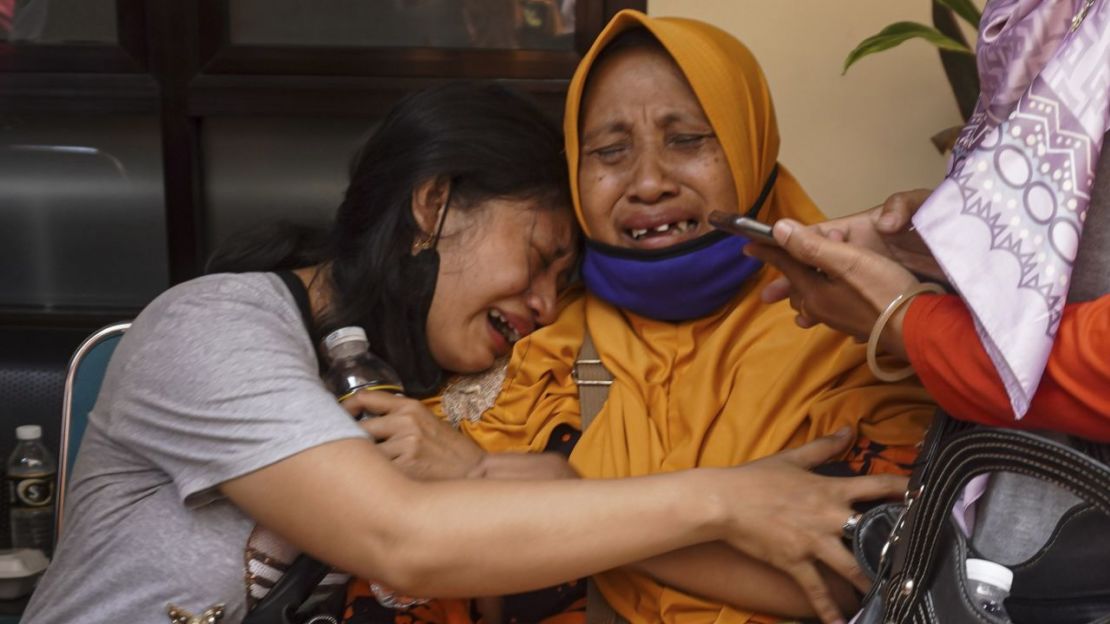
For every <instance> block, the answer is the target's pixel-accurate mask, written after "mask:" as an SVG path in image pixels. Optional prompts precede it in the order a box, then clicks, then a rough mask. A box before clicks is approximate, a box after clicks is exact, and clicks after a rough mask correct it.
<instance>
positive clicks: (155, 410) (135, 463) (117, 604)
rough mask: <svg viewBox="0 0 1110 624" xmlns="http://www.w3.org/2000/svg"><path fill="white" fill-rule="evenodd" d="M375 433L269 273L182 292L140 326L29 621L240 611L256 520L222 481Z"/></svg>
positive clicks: (107, 382) (232, 615)
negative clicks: (347, 405)
mask: <svg viewBox="0 0 1110 624" xmlns="http://www.w3.org/2000/svg"><path fill="white" fill-rule="evenodd" d="M365 436H366V434H365V433H364V432H363V431H362V430H361V429H360V428H359V427H358V426H357V425H356V424H355V423H354V421H353V420H352V419H351V417H350V416H349V415H347V413H346V412H345V411H344V410H343V409H342V408H341V407H340V406H339V405H338V404H337V403H336V401H335V398H334V397H333V396H332V395H331V394H330V393H329V392H328V391H327V389H326V388H325V387H324V386H323V384H322V383H321V381H320V378H319V374H318V371H317V360H316V355H315V352H314V350H313V346H312V344H311V341H310V339H309V337H308V336H307V334H306V332H305V329H304V326H303V324H302V322H301V318H300V313H299V311H298V310H297V307H296V304H295V303H294V301H293V298H292V296H291V295H290V294H289V293H288V291H287V289H286V288H285V285H284V284H283V283H282V282H281V280H280V279H279V278H277V277H276V276H275V275H272V274H267V273H253V274H243V275H213V276H209V277H203V278H200V279H196V280H193V281H191V282H187V283H185V284H181V285H179V286H176V287H174V288H172V289H170V290H169V291H167V292H166V293H164V294H163V295H162V296H160V297H158V298H157V299H156V300H155V301H154V302H153V303H151V304H150V306H148V307H147V308H146V310H144V311H143V313H142V314H140V315H139V317H138V318H137V319H135V322H134V324H133V325H132V326H131V329H130V330H128V332H127V334H126V335H125V336H124V337H123V340H122V341H121V342H120V344H119V347H118V348H117V350H116V352H115V354H114V356H113V357H112V360H111V363H110V364H109V366H108V372H107V376H106V377H105V379H104V386H103V388H102V389H101V392H100V396H99V399H98V401H97V403H96V407H95V408H94V409H93V411H92V412H91V414H90V416H89V426H88V430H87V432H86V433H85V437H84V440H83V442H82V444H81V450H80V454H79V456H78V458H77V462H76V466H75V469H74V473H73V479H72V480H71V482H70V485H69V492H68V498H67V503H66V518H65V520H66V523H65V528H64V530H63V539H62V542H61V544H60V546H59V548H58V551H57V552H56V553H55V559H54V562H53V564H52V565H51V566H50V568H49V569H48V570H47V572H46V575H45V576H44V577H43V579H42V581H41V583H40V584H39V587H38V589H37V590H36V592H35V594H34V596H33V597H32V598H31V602H30V604H29V605H28V607H27V611H26V614H25V616H24V618H23V620H22V621H23V622H24V624H72V623H73V622H89V623H96V622H105V623H108V622H111V623H115V622H150V623H160V622H168V621H169V618H168V617H167V615H166V609H167V606H168V605H169V604H173V605H176V606H178V607H180V608H182V609H185V610H186V611H189V612H191V613H194V614H200V613H201V612H203V611H204V610H205V609H207V608H209V607H211V606H213V605H215V604H218V603H223V605H224V607H225V616H224V619H223V620H222V621H223V622H239V621H240V620H241V619H242V618H243V616H244V614H245V611H246V583H245V581H244V579H245V577H246V575H247V574H246V573H247V571H246V569H245V568H246V564H245V556H244V549H245V548H246V545H247V540H248V538H249V536H250V535H251V533H252V530H253V529H254V525H255V523H254V522H253V521H252V520H251V518H249V517H248V516H246V515H245V514H243V513H242V512H241V511H240V510H239V509H238V508H237V507H235V506H234V505H232V504H231V503H230V502H229V501H227V500H226V499H224V498H222V497H221V496H220V493H219V491H218V489H217V487H218V486H219V485H220V484H221V483H224V482H226V481H228V480H230V479H234V478H236V477H239V476H242V475H245V474H248V473H250V472H252V471H255V470H258V469H260V468H263V467H265V466H267V465H270V464H273V463H274V462H277V461H280V460H282V459H285V458H288V457H290V456H292V455H294V454H296V453H299V452H301V451H304V450H306V449H309V448H312V447H315V446H318V445H320V444H325V443H328V442H332V441H336V440H340V439H346V438H358V437H365Z"/></svg>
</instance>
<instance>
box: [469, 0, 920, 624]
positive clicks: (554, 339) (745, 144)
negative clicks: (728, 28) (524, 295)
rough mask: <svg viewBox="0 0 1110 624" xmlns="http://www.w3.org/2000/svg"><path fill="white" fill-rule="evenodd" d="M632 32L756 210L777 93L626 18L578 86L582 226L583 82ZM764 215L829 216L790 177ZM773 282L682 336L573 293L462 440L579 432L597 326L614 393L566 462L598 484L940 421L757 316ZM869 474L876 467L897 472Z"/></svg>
mask: <svg viewBox="0 0 1110 624" xmlns="http://www.w3.org/2000/svg"><path fill="white" fill-rule="evenodd" d="M637 26H643V27H645V28H647V29H648V30H650V31H651V32H652V33H654V35H655V36H656V38H657V39H659V40H660V41H661V42H662V44H663V45H664V47H665V48H666V49H667V50H668V52H669V53H670V54H671V55H672V57H673V58H674V59H675V61H676V63H677V64H678V66H679V67H680V69H681V70H682V72H683V73H684V74H685V75H686V77H687V79H688V81H689V83H690V85H691V87H692V88H693V91H694V93H695V95H696V96H697V98H698V100H699V101H700V103H701V105H702V107H703V108H704V110H705V112H706V116H707V118H708V119H709V121H710V123H711V124H712V125H713V128H714V131H715V133H716V135H717V139H718V141H719V142H720V143H721V145H722V147H723V149H724V151H725V154H726V157H727V159H728V161H729V166H730V169H731V171H732V175H733V179H734V182H735V185H736V191H737V196H738V198H739V203H740V205H741V206H743V207H747V206H750V205H751V204H752V203H753V202H754V200H755V198H756V196H757V195H758V193H759V191H760V189H761V187H762V186H763V183H764V181H765V180H766V179H767V176H768V175H769V174H770V172H771V169H772V168H773V167H774V165H775V164H776V162H777V158H778V146H779V137H778V130H777V127H776V122H775V116H774V109H773V106H772V103H771V98H770V93H769V91H768V89H767V85H766V82H765V80H764V78H763V74H762V72H761V71H760V69H759V66H758V65H757V64H756V61H755V59H754V58H753V57H752V55H751V53H750V52H749V51H748V50H747V49H746V48H745V47H744V46H743V45H742V44H741V43H740V42H739V41H737V40H736V39H734V38H733V37H731V36H730V35H728V34H726V33H724V32H723V31H721V30H718V29H717V28H714V27H713V26H710V25H708V24H704V23H701V22H695V21H692V20H685V19H676V18H649V17H647V16H645V15H643V14H642V13H639V12H635V11H622V12H621V13H619V14H618V15H617V16H616V17H615V18H614V19H613V20H612V21H611V22H610V23H609V25H608V26H607V27H606V28H605V30H604V32H603V33H602V34H601V35H600V36H599V37H598V40H597V41H596V42H595V43H594V45H593V47H592V48H591V50H590V51H589V52H588V53H587V55H586V56H585V58H584V59H583V61H582V63H581V64H580V65H579V68H578V70H577V72H576V74H575V77H574V79H573V80H572V82H571V85H570V88H569V93H568V100H567V108H566V115H565V131H566V144H567V157H568V161H569V165H570V174H571V184H572V188H573V190H574V193H573V197H574V199H575V207H576V210H578V211H579V216H580V217H581V208H580V204H579V202H578V199H579V198H578V192H579V191H578V150H579V147H578V108H579V106H580V102H581V98H582V89H583V84H584V82H585V79H586V76H587V75H588V73H589V71H590V67H591V65H592V63H593V60H594V58H595V57H596V56H597V54H598V51H599V50H600V49H601V48H603V47H605V46H606V45H607V44H608V43H609V42H610V41H611V40H612V39H613V37H614V36H615V35H617V34H619V33H620V32H622V31H624V30H627V29H629V28H633V27H637ZM736 209H737V210H739V209H741V208H740V207H736ZM761 216H762V217H763V218H764V219H765V220H768V221H773V220H775V219H778V218H782V217H791V218H794V219H797V220H800V221H803V222H813V221H818V220H822V219H823V217H822V215H821V213H820V211H819V210H817V208H816V207H815V206H814V205H813V202H812V201H811V200H810V199H809V198H808V196H806V194H805V192H804V191H803V190H802V188H801V186H800V185H799V184H798V183H797V181H796V180H795V179H794V178H793V176H792V175H791V174H790V173H789V171H787V170H786V169H785V168H782V167H781V166H780V173H779V177H778V181H777V183H776V184H775V187H774V190H773V191H772V193H771V194H770V196H769V198H768V200H767V202H766V204H765V207H764V209H763V210H762V211H761ZM580 221H581V218H580ZM775 277H776V274H775V273H774V272H773V271H772V270H770V269H763V270H762V271H761V272H760V273H759V274H758V275H757V276H756V277H754V278H752V280H751V281H750V283H749V284H747V285H746V286H745V287H744V288H743V289H742V290H741V291H740V292H738V293H737V295H736V297H735V298H734V299H733V300H732V301H731V302H730V303H728V304H726V305H725V306H724V307H723V308H722V309H721V310H719V311H717V312H714V313H713V314H711V315H709V316H707V317H705V318H701V319H696V320H693V321H688V322H681V323H667V322H661V321H654V320H650V319H646V318H643V317H638V316H636V315H634V314H631V313H628V312H625V311H623V310H620V309H617V308H614V307H613V306H611V305H609V304H607V303H605V302H603V301H601V300H600V299H597V298H595V297H593V296H590V295H588V294H587V295H585V296H583V295H582V294H581V293H574V294H572V295H571V296H570V298H569V300H568V303H567V305H566V307H565V308H564V309H563V310H562V313H561V314H560V316H559V318H558V320H557V321H556V322H555V323H554V324H553V325H551V326H549V327H546V328H543V329H541V330H539V331H537V332H535V333H533V334H532V335H530V336H528V337H526V338H524V339H523V340H521V341H520V342H519V343H517V345H516V347H515V349H514V351H513V356H512V359H511V361H510V363H509V367H508V371H507V375H506V382H505V386H504V388H503V390H502V393H501V395H500V397H499V398H498V401H497V404H496V405H495V406H494V407H493V408H492V409H491V410H490V411H488V412H487V413H486V414H485V415H484V416H483V418H482V419H481V420H480V421H479V422H476V423H464V424H463V429H464V431H465V432H466V433H468V434H469V435H470V436H471V437H472V438H473V439H475V440H476V441H477V442H478V443H479V444H481V445H482V446H483V448H485V449H487V450H490V451H523V450H531V451H540V450H542V449H543V448H544V446H545V445H546V443H547V440H548V437H549V435H550V432H551V430H552V429H554V428H555V427H556V426H558V425H560V424H570V425H572V426H575V427H580V416H579V405H578V394H577V388H576V386H575V383H574V381H573V379H572V370H571V369H572V367H573V363H574V360H575V357H576V356H577V353H578V350H579V348H580V346H581V344H582V336H583V327H584V325H588V327H589V329H590V332H591V334H592V336H593V338H594V343H595V345H596V346H597V349H598V353H599V354H600V356H601V359H602V361H603V362H604V364H605V366H606V368H607V369H608V370H609V371H610V373H611V374H612V375H613V377H614V380H615V381H614V383H613V385H612V386H611V388H610V391H609V397H608V400H607V402H606V404H605V406H604V407H603V408H602V410H601V412H600V413H599V414H598V415H597V417H596V420H595V421H594V424H593V425H592V426H591V427H590V429H589V430H588V431H586V432H585V433H584V434H583V436H582V438H581V440H580V441H579V443H578V445H577V446H576V447H575V450H574V452H573V454H572V455H571V461H572V464H573V465H574V467H575V468H576V469H577V470H578V471H579V473H580V474H582V475H583V476H585V477H587V478H608V477H627V476H637V475H647V474H653V473H660V472H668V471H673V470H680V469H685V468H692V467H696V466H731V465H736V464H741V463H744V462H747V461H751V460H754V459H757V458H760V457H764V456H766V455H770V454H772V453H775V452H777V451H780V450H783V449H785V448H789V447H793V446H797V445H799V444H801V443H803V442H805V441H808V440H812V439H814V438H816V437H818V436H820V435H823V434H827V433H830V432H832V431H834V430H836V429H837V428H839V427H840V426H842V425H849V426H851V427H852V429H853V430H854V431H855V432H856V433H857V434H858V435H859V436H861V437H866V438H868V439H869V440H871V441H873V442H874V443H876V444H877V445H881V447H883V448H891V447H911V446H912V445H914V444H916V443H917V442H918V441H919V440H920V439H921V436H922V434H923V430H924V428H925V426H926V425H927V423H928V420H929V418H930V417H931V414H932V411H933V405H932V403H931V401H930V400H929V399H928V397H927V395H926V393H925V392H924V390H923V389H922V388H921V387H920V386H919V385H918V384H917V383H916V382H913V381H907V382H904V383H899V384H883V383H880V382H878V381H877V380H876V379H875V378H874V377H873V376H872V375H871V373H870V372H869V371H868V369H867V366H866V364H865V359H864V348H863V347H862V346H861V345H857V344H854V343H853V342H852V340H851V339H849V338H847V337H845V336H843V335H842V334H838V333H836V332H834V331H832V330H829V329H826V328H815V329H812V330H808V331H804V330H801V329H799V328H798V327H797V326H795V324H794V313H793V311H792V310H791V309H790V307H789V306H788V305H786V304H785V303H779V304H775V305H766V304H764V303H762V302H761V301H760V300H759V296H758V292H759V290H760V289H761V288H762V287H763V286H765V285H766V284H767V283H768V282H769V281H771V280H772V279H774V278H775ZM865 446H866V445H865ZM875 448H879V447H878V446H876V447H875ZM872 463H874V464H876V468H877V469H880V470H881V469H883V468H882V466H884V465H885V466H887V467H888V468H891V466H892V464H890V463H889V462H887V463H884V462H872ZM891 469H893V468H891ZM742 495H743V493H740V492H738V493H737V496H742ZM784 496H789V493H784ZM596 578H597V583H598V585H599V587H600V588H601V590H602V592H603V593H604V594H605V597H606V599H607V600H608V601H609V603H610V604H611V605H612V606H613V608H614V609H615V610H617V611H618V612H620V613H621V615H623V616H624V617H625V618H626V619H629V620H631V621H633V622H658V621H661V622H719V623H745V622H756V621H764V620H762V619H760V616H756V615H755V614H753V613H750V612H748V611H745V610H743V609H734V608H731V607H727V606H723V605H721V604H716V603H711V602H707V601H704V600H700V599H697V598H694V597H691V596H688V595H686V594H683V593H681V592H678V591H675V590H672V589H669V588H665V587H663V586H661V585H659V584H657V583H655V582H654V581H652V580H651V579H649V578H647V577H645V576H642V575H639V574H636V573H632V572H627V571H624V570H617V571H612V572H608V573H605V574H602V575H599V576H598V577H596Z"/></svg>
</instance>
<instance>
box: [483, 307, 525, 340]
mask: <svg viewBox="0 0 1110 624" xmlns="http://www.w3.org/2000/svg"><path fill="white" fill-rule="evenodd" d="M486 316H488V317H489V322H490V325H493V328H494V329H496V330H497V333H499V334H501V335H502V336H504V338H505V341H506V342H508V343H509V344H510V345H512V344H515V343H516V341H518V340H520V338H521V336H520V332H519V331H517V329H516V328H515V327H513V325H512V323H510V322H509V321H508V319H506V318H505V316H504V315H502V314H501V312H500V311H498V310H490V311H489V313H488V314H487V315H486Z"/></svg>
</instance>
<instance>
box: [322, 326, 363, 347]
mask: <svg viewBox="0 0 1110 624" xmlns="http://www.w3.org/2000/svg"><path fill="white" fill-rule="evenodd" d="M352 340H361V341H362V342H367V343H368V342H369V340H367V339H366V331H365V330H363V329H362V328H361V327H356V326H354V325H352V326H351V327H340V328H339V329H337V330H335V331H333V332H332V333H330V334H328V335H327V336H325V337H324V350H325V351H331V350H332V349H334V348H335V347H336V346H337V345H341V344H343V343H344V342H351V341H352Z"/></svg>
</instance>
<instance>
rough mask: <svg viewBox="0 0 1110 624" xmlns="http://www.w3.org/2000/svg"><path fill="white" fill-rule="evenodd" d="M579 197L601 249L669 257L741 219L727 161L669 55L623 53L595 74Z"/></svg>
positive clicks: (585, 113)
mask: <svg viewBox="0 0 1110 624" xmlns="http://www.w3.org/2000/svg"><path fill="white" fill-rule="evenodd" d="M581 113H582V114H581V128H580V134H581V141H580V143H581V158H580V160H579V163H580V164H579V170H578V179H579V187H578V188H579V193H580V195H581V205H582V212H583V215H584V217H585V220H586V223H585V225H586V229H587V232H588V233H589V237H590V238H591V239H592V240H595V241H598V242H601V243H606V244H609V245H615V246H618V247H627V248H633V249H660V248H664V247H670V246H671V245H675V244H678V243H682V242H685V241H688V240H691V239H694V238H697V237H699V236H701V235H703V234H706V233H708V232H709V231H710V226H709V224H708V223H707V222H706V216H707V215H708V214H709V212H710V211H712V210H726V211H728V212H736V211H737V210H738V208H737V197H736V188H735V186H734V184H733V179H732V173H731V171H730V169H729V165H728V160H727V159H726V158H725V153H724V151H723V150H722V149H721V145H720V143H719V142H718V141H717V136H716V134H715V133H714V131H713V126H712V125H710V123H709V120H708V119H707V118H706V116H705V111H703V110H702V107H701V105H700V104H699V103H698V100H697V98H696V97H695V96H694V92H693V91H692V90H691V89H690V85H689V84H688V83H687V81H686V78H685V77H684V76H683V75H682V73H681V72H680V71H679V69H678V66H677V65H676V64H675V63H674V61H673V60H672V59H671V58H670V57H669V56H668V55H667V54H666V53H665V52H663V51H662V50H658V49H654V48H630V49H625V50H620V51H616V52H615V53H614V55H613V56H610V57H608V58H606V59H605V60H604V61H603V62H601V63H600V64H599V65H597V66H595V67H594V69H593V72H592V75H591V76H590V78H589V82H588V83H587V87H586V93H585V96H584V98H583V100H582V111H581Z"/></svg>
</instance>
